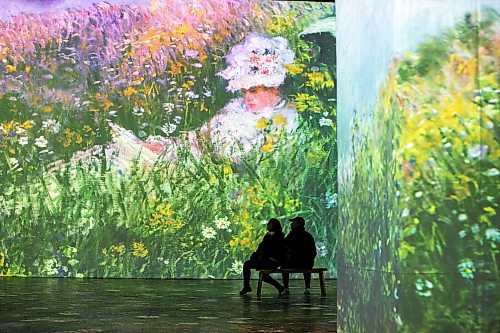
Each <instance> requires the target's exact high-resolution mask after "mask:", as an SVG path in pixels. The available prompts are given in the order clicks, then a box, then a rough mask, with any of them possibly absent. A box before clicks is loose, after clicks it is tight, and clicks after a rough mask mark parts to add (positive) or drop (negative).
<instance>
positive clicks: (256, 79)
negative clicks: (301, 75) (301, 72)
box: [218, 33, 295, 111]
mask: <svg viewBox="0 0 500 333" xmlns="http://www.w3.org/2000/svg"><path fill="white" fill-rule="evenodd" d="M294 57H295V54H294V52H293V51H292V50H290V49H289V48H288V41H287V40H286V39H284V38H282V37H269V36H266V35H262V34H257V33H251V34H249V35H248V36H247V38H246V39H245V41H244V42H243V43H241V44H238V45H235V46H233V47H232V48H231V50H230V51H229V54H228V56H227V57H226V61H227V64H228V67H227V68H226V69H224V70H223V71H221V72H219V73H218V75H220V76H222V77H223V78H225V79H226V80H227V81H228V86H227V90H228V91H231V92H236V91H238V90H240V91H242V92H243V94H244V95H245V102H246V103H247V105H248V107H249V109H251V111H255V110H258V109H256V107H255V105H252V106H251V105H249V104H248V102H247V98H246V96H247V93H248V92H249V91H251V90H255V91H257V90H260V91H261V92H264V91H265V96H261V98H262V99H263V100H266V98H267V100H268V103H269V102H270V101H269V97H271V96H272V97H273V98H277V102H278V101H279V99H280V98H279V87H280V86H281V85H282V84H283V82H284V81H285V78H286V69H285V65H288V64H291V63H292V62H293V60H294ZM266 89H267V90H266ZM277 102H276V103H277ZM276 103H275V104H276ZM262 104H265V105H264V107H265V106H270V105H267V104H266V103H262ZM275 104H273V105H271V106H274V105H275Z"/></svg>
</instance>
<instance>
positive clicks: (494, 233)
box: [484, 228, 500, 242]
mask: <svg viewBox="0 0 500 333" xmlns="http://www.w3.org/2000/svg"><path fill="white" fill-rule="evenodd" d="M484 234H485V236H486V239H488V240H491V241H494V242H498V241H500V232H498V229H497V228H488V229H486V231H485V233H484Z"/></svg>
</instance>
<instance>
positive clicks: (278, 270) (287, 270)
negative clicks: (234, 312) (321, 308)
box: [257, 267, 327, 297]
mask: <svg viewBox="0 0 500 333" xmlns="http://www.w3.org/2000/svg"><path fill="white" fill-rule="evenodd" d="M258 271H259V283H258V285H257V296H260V292H261V289H262V277H263V276H264V274H271V273H290V274H291V273H311V274H318V276H319V285H320V288H321V297H325V296H326V288H325V278H324V275H323V273H324V272H326V271H327V269H326V268H324V267H317V268H311V269H304V268H275V269H258Z"/></svg>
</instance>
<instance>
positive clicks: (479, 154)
mask: <svg viewBox="0 0 500 333" xmlns="http://www.w3.org/2000/svg"><path fill="white" fill-rule="evenodd" d="M486 154H488V146H485V145H475V146H473V147H471V148H469V149H467V157H468V158H470V159H473V158H479V159H480V160H482V159H483V158H484V157H485V156H486Z"/></svg>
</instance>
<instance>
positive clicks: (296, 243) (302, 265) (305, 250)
mask: <svg viewBox="0 0 500 333" xmlns="http://www.w3.org/2000/svg"><path fill="white" fill-rule="evenodd" d="M290 222H291V227H292V229H291V230H290V232H289V233H288V235H287V236H286V237H285V247H286V262H285V264H284V265H283V266H284V267H283V268H298V269H311V268H313V266H314V258H315V257H316V254H317V253H316V244H315V242H314V237H313V236H312V235H311V234H310V233H309V232H307V231H306V229H305V221H304V218H303V217H301V216H297V217H294V218H292V219H290ZM282 276H283V285H284V287H285V291H284V293H285V294H288V293H289V291H288V283H289V281H290V274H289V273H282ZM304 283H305V290H304V294H306V295H309V294H310V288H311V273H304Z"/></svg>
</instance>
